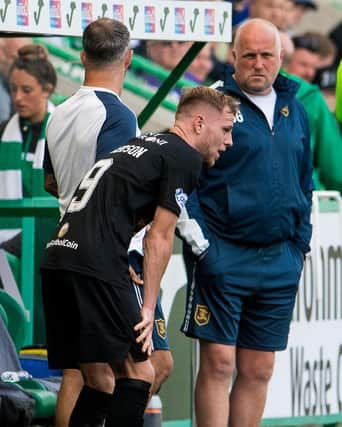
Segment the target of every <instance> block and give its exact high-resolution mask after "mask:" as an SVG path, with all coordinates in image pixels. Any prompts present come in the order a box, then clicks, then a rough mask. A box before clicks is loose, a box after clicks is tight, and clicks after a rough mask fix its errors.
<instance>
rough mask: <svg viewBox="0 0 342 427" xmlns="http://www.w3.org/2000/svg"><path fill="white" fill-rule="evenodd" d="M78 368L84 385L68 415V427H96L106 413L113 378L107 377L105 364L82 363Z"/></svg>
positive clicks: (102, 420)
mask: <svg viewBox="0 0 342 427" xmlns="http://www.w3.org/2000/svg"><path fill="white" fill-rule="evenodd" d="M80 368H81V372H82V376H83V378H84V385H83V387H82V389H81V392H80V394H79V396H78V398H77V400H76V403H75V406H74V408H73V410H72V413H71V415H70V421H69V427H83V426H89V427H98V426H101V425H103V422H104V420H105V418H106V416H107V413H108V407H109V405H110V401H111V397H112V393H113V376H108V369H110V367H109V365H108V364H107V363H82V364H81V365H80Z"/></svg>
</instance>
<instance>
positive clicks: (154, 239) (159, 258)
mask: <svg viewBox="0 0 342 427" xmlns="http://www.w3.org/2000/svg"><path fill="white" fill-rule="evenodd" d="M176 223H177V215H176V214H174V213H173V212H171V211H169V210H168V209H165V208H163V207H161V206H158V207H157V210H156V213H155V216H154V219H153V222H152V225H151V228H150V230H149V231H148V232H147V233H146V236H145V240H144V303H143V307H142V309H141V317H142V321H141V322H140V323H138V324H137V325H136V326H135V328H134V329H135V330H136V331H141V334H140V335H139V337H138V338H137V342H141V341H143V342H144V344H143V348H142V350H143V352H146V351H147V352H148V353H150V351H151V342H152V328H153V319H154V309H155V305H156V299H157V295H158V293H159V290H160V282H161V279H162V277H163V274H164V272H165V269H166V267H167V264H168V262H169V259H170V257H171V254H172V248H173V238H174V232H175V228H176Z"/></svg>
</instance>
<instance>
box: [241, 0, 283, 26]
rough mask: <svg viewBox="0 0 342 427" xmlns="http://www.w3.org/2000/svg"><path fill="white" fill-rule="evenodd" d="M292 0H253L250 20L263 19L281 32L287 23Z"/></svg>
mask: <svg viewBox="0 0 342 427" xmlns="http://www.w3.org/2000/svg"><path fill="white" fill-rule="evenodd" d="M290 2H291V0H251V1H250V6H249V17H250V18H262V19H265V20H267V21H270V22H272V24H274V25H275V26H276V27H277V28H278V29H279V30H281V29H283V26H284V23H285V22H286V19H285V14H286V12H287V8H288V5H289V3H290Z"/></svg>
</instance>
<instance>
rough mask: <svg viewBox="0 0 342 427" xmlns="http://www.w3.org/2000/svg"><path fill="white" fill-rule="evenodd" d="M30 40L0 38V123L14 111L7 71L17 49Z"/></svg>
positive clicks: (29, 42)
mask: <svg viewBox="0 0 342 427" xmlns="http://www.w3.org/2000/svg"><path fill="white" fill-rule="evenodd" d="M31 43H32V40H31V39H30V38H28V37H1V38H0V123H2V122H3V121H5V120H7V119H9V117H10V116H11V115H12V114H13V113H14V108H13V104H12V101H11V95H10V89H9V81H8V73H9V69H10V67H11V65H12V62H13V61H14V59H15V58H16V56H17V52H18V50H19V49H20V48H21V47H22V46H25V45H27V44H31Z"/></svg>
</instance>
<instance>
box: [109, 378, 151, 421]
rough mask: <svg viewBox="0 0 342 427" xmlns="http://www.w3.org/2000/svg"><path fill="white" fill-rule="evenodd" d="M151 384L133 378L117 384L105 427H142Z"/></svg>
mask: <svg viewBox="0 0 342 427" xmlns="http://www.w3.org/2000/svg"><path fill="white" fill-rule="evenodd" d="M150 387H151V384H150V383H148V382H146V381H143V380H136V379H131V378H120V379H118V380H116V382H115V389H114V393H113V396H112V399H111V402H110V406H109V409H108V415H107V419H106V424H105V427H115V426H125V427H142V426H143V425H144V411H145V408H146V405H147V402H148V398H149V391H150Z"/></svg>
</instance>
